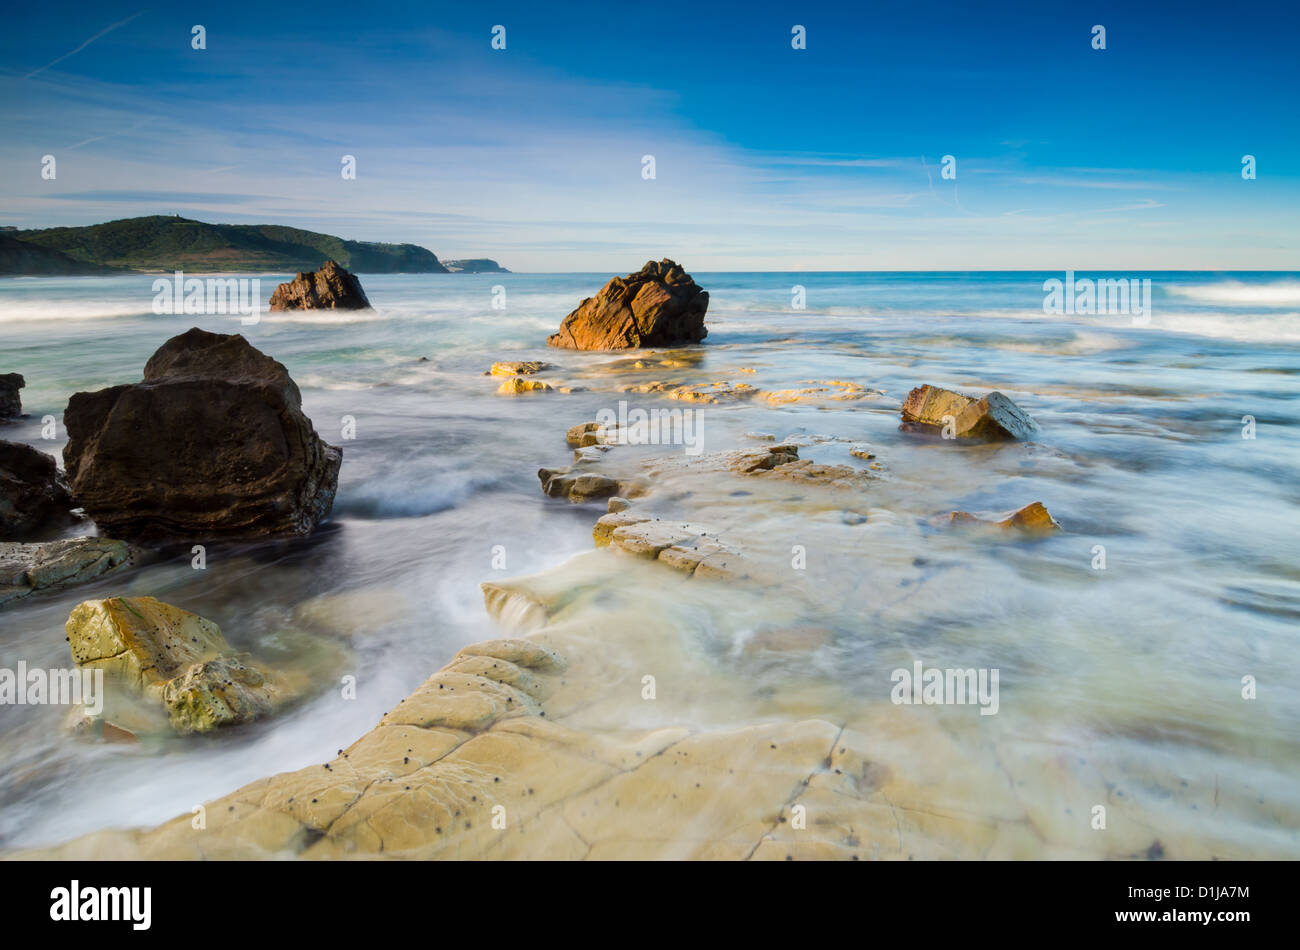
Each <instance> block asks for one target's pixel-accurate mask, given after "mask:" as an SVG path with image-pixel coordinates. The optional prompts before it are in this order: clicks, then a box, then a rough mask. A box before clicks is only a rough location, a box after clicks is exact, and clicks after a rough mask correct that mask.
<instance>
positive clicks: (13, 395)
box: [0, 373, 27, 422]
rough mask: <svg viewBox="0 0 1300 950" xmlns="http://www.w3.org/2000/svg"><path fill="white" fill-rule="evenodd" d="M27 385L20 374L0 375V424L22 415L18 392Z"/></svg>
mask: <svg viewBox="0 0 1300 950" xmlns="http://www.w3.org/2000/svg"><path fill="white" fill-rule="evenodd" d="M26 385H27V380H25V379H23V377H22V374H21V373H0V422H5V421H8V420H9V419H17V418H18V417H19V416H21V415H22V414H23V401H22V398H21V397H20V396H19V395H18V390H20V389H22V388H23V387H24V386H26Z"/></svg>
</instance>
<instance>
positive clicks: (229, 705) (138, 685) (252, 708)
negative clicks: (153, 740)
mask: <svg viewBox="0 0 1300 950" xmlns="http://www.w3.org/2000/svg"><path fill="white" fill-rule="evenodd" d="M66 630H67V636H68V649H69V651H70V652H71V654H72V659H73V662H74V663H76V664H77V666H78V667H81V668H83V669H85V668H89V669H102V670H104V672H105V674H107V675H108V676H111V677H112V678H113V680H114V682H115V683H117V684H123V685H125V686H127V687H128V688H129V689H130V690H131V691H132V692H134V693H136V694H139V696H140V697H142V698H143V699H145V700H149V701H154V702H160V703H161V704H162V706H163V707H164V708H165V710H166V714H167V718H168V720H169V722H170V724H171V726H172V728H173V729H175V730H176V731H177V732H180V733H189V732H210V731H212V730H213V729H216V728H218V727H219V726H225V725H233V724H235V723H241V722H249V721H251V720H253V719H257V718H259V717H261V716H264V715H266V714H267V713H268V712H270V710H271V708H272V705H273V703H274V701H275V700H276V699H277V698H278V690H277V689H276V687H275V686H274V685H273V684H271V683H269V682H268V681H267V678H266V676H265V675H264V674H263V673H262V672H261V671H260V670H257V669H255V668H253V667H251V666H249V665H247V664H245V663H244V662H243V661H242V660H240V659H238V658H236V657H234V656H230V655H229V654H230V653H231V649H230V645H229V644H228V643H227V642H226V639H225V637H223V636H222V635H221V629H220V628H219V627H218V626H217V625H216V624H215V623H213V622H212V621H211V620H207V619H205V618H203V617H200V616H199V615H197V614H193V613H190V612H189V611H188V610H182V609H181V608H179V607H174V606H172V605H171V604H166V603H163V602H162V601H160V600H157V599H155V598H153V597H112V598H108V599H106V600H87V601H84V602H82V603H81V604H78V605H77V607H76V608H74V609H73V611H72V613H71V615H69V617H68V622H67V626H66Z"/></svg>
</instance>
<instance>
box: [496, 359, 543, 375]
mask: <svg viewBox="0 0 1300 950" xmlns="http://www.w3.org/2000/svg"><path fill="white" fill-rule="evenodd" d="M546 369H554V366H553V365H552V364H551V363H543V362H541V361H540V360H498V361H497V362H495V363H493V364H492V368H491V369H490V370H488V371H487V375H489V376H534V375H536V374H537V373H540V372H542V370H546Z"/></svg>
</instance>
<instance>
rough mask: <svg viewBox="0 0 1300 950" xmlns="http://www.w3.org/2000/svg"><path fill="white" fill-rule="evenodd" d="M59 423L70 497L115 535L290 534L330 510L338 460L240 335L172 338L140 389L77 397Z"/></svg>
mask: <svg viewBox="0 0 1300 950" xmlns="http://www.w3.org/2000/svg"><path fill="white" fill-rule="evenodd" d="M63 421H64V425H65V426H66V427H67V430H68V444H67V446H66V447H65V448H64V450H63V462H64V466H65V467H66V468H67V472H68V482H69V485H70V487H71V489H72V494H73V497H74V499H75V500H76V502H77V504H79V505H80V506H81V507H83V508H84V509H85V511H86V514H88V515H89V516H90V517H92V518H93V519H94V520H95V523H96V524H98V525H99V527H100V529H101V530H102V531H103V532H104V533H105V534H107V535H109V536H111V537H115V538H123V539H126V540H147V541H183V540H204V539H212V540H222V539H255V538H275V537H293V536H296V535H305V534H309V533H310V532H311V531H312V530H313V529H314V528H315V527H316V525H317V524H318V523H319V522H320V520H321V519H322V518H323V517H325V516H326V515H327V514H329V511H330V508H331V506H332V505H333V503H334V491H335V488H336V486H337V483H338V473H339V465H340V463H341V461H342V457H343V455H342V452H341V451H340V450H339V449H337V448H335V447H334V446H331V445H327V444H326V443H325V442H323V441H322V440H321V439H320V437H319V436H318V435H317V434H316V431H315V430H314V429H313V428H312V424H311V420H310V419H308V418H307V417H306V416H305V415H303V412H302V397H301V395H300V394H299V392H298V387H297V385H295V384H294V382H293V380H292V379H290V378H289V372H288V370H286V369H285V368H284V366H282V365H281V364H280V363H278V362H276V361H275V360H273V359H271V357H269V356H267V355H266V354H265V353H262V352H261V351H260V350H258V349H256V348H255V347H253V346H252V345H251V344H250V343H249V342H248V341H247V340H245V339H244V338H243V337H242V336H240V335H238V334H231V335H227V334H221V333H208V332H207V331H204V330H200V329H198V328H197V327H196V328H195V329H192V330H190V331H188V332H186V333H183V334H181V335H180V336H177V337H173V338H172V339H170V340H168V341H167V342H166V343H164V344H163V345H162V346H161V347H160V348H159V350H158V352H156V353H154V355H153V356H152V357H151V358H150V360H149V362H148V363H147V364H146V365H145V368H144V379H143V380H142V381H141V382H139V383H132V384H129V385H124V386H113V387H111V388H109V389H101V390H99V391H98V392H92V393H76V394H74V395H73V397H72V399H71V400H69V402H68V408H67V411H66V412H65V413H64V415H63Z"/></svg>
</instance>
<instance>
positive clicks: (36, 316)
mask: <svg viewBox="0 0 1300 950" xmlns="http://www.w3.org/2000/svg"><path fill="white" fill-rule="evenodd" d="M151 300H152V298H147V297H142V298H141V299H140V300H139V301H123V300H108V301H99V300H88V299H86V298H85V297H73V298H68V299H54V300H51V299H50V298H48V297H42V298H41V299H39V300H26V299H21V298H20V299H17V300H6V299H2V298H0V323H27V322H38V321H43V320H57V321H60V322H67V321H69V320H103V319H106V318H110V317H148V316H151V315H152V313H153V311H152V310H151V309H150V302H151Z"/></svg>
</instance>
